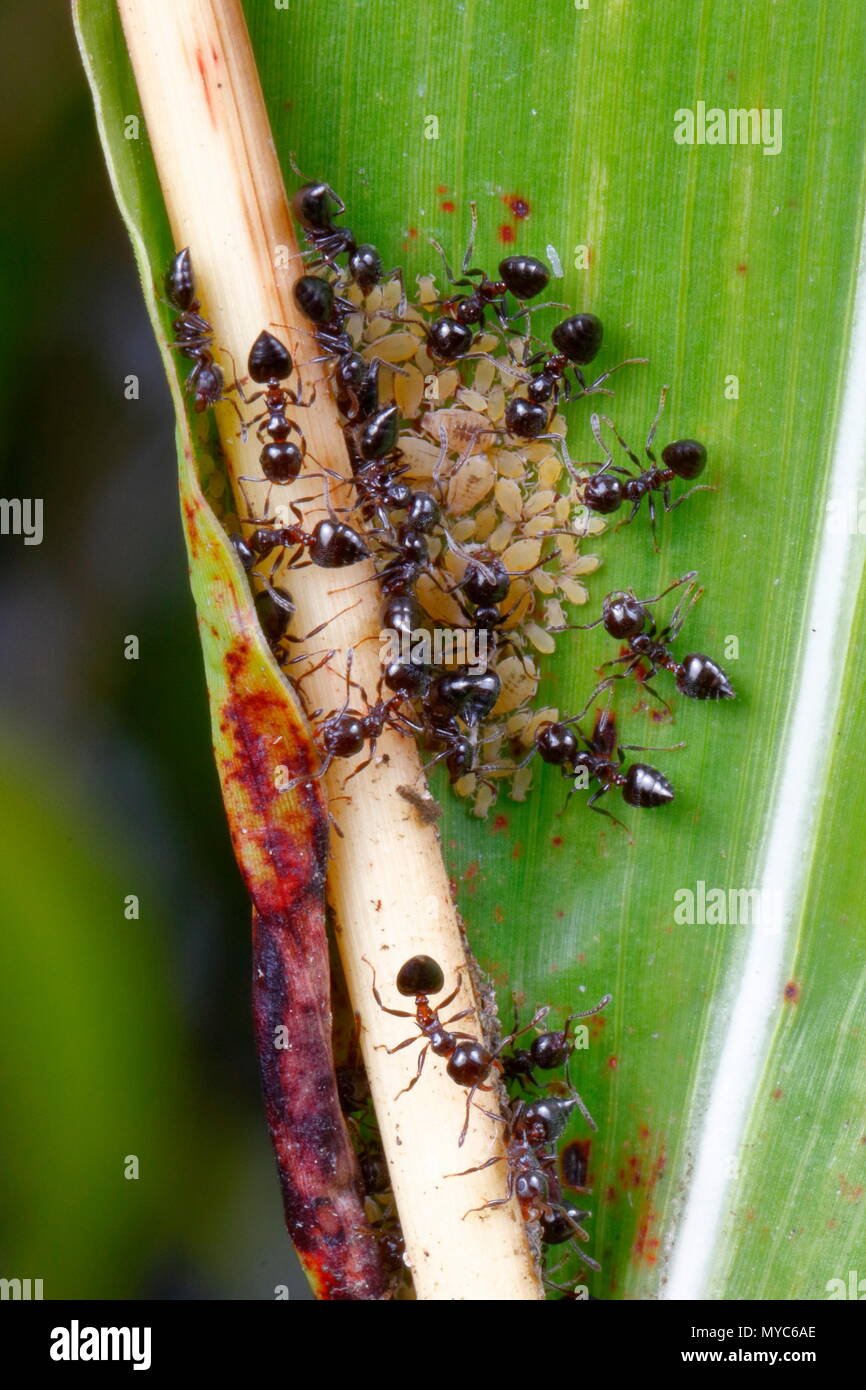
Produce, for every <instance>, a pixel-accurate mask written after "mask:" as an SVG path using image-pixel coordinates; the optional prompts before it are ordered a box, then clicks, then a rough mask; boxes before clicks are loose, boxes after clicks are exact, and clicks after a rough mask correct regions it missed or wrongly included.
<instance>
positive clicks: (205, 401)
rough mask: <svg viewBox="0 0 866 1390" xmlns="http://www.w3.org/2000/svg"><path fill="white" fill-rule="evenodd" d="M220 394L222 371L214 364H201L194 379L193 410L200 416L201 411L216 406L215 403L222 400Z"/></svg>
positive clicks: (221, 391) (221, 392) (221, 390)
mask: <svg viewBox="0 0 866 1390" xmlns="http://www.w3.org/2000/svg"><path fill="white" fill-rule="evenodd" d="M222 394H223V374H222V369H221V368H220V367H218V366H217V364H216V362H211V363H209V364H206V365H205V364H203V365H202V366H201V367H200V369H199V371H198V373H197V375H196V378H195V397H194V399H193V408H194V409H195V411H196V413H197V414H199V415H200V414H201V412H202V411H203V410H207V409H208V408H209V407H210V406H212V405H216V403H217V401H219V400H222Z"/></svg>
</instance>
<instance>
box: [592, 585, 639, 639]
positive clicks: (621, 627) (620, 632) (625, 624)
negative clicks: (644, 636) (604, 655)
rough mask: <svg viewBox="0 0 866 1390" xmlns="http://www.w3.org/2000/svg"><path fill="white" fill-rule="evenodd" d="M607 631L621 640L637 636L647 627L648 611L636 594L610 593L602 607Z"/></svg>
mask: <svg viewBox="0 0 866 1390" xmlns="http://www.w3.org/2000/svg"><path fill="white" fill-rule="evenodd" d="M601 615H602V621H603V623H604V629H605V632H608V633H609V634H610V636H611V637H616V638H617V639H618V640H619V641H621V642H627V641H628V640H629V638H631V637H637V636H638V635H639V634H640V633H641V632H643V630H644V628H645V627H646V621H647V618H648V616H649V615H648V613H647V611H646V609H645V608H644V606H643V604H642V603H641V602H640V601H639V600H638V599H636V598H635V596H634V594H627V593H623V592H622V591H617V592H615V593H612V594H608V595H607V598H606V599H605V600H604V603H603V604H602V608H601Z"/></svg>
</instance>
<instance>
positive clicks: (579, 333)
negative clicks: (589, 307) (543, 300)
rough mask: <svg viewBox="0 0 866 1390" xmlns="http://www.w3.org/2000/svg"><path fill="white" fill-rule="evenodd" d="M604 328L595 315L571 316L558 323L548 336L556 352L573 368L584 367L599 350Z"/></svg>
mask: <svg viewBox="0 0 866 1390" xmlns="http://www.w3.org/2000/svg"><path fill="white" fill-rule="evenodd" d="M603 337H604V328H603V325H602V322H601V319H598V318H596V316H595V314H572V316H571V318H567V319H563V320H562V323H558V324H557V325H556V327H555V328H554V330H553V332H552V333H551V335H550V339H551V342H552V343H553V346H554V347H555V348H556V350H557V352H561V353H562V354H563V356H564V357H567V358H568V360H569V362H572V363H574V365H575V366H586V364H587V363H588V362H591V361H592V360H593V358H594V357H597V356H598V353H599V351H600V349H601V343H602V339H603Z"/></svg>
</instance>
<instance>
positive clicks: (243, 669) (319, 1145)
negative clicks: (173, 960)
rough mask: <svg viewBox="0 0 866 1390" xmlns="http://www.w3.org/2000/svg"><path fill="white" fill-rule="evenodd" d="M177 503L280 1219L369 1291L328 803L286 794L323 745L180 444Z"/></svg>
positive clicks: (313, 791) (335, 1281) (322, 1260)
mask: <svg viewBox="0 0 866 1390" xmlns="http://www.w3.org/2000/svg"><path fill="white" fill-rule="evenodd" d="M181 502H182V511H183V522H184V529H185V532H186V538H187V547H188V550H189V555H190V573H191V579H192V588H193V593H194V595H195V599H196V606H197V610H198V621H199V628H200V632H201V639H202V648H203V652H204V658H205V670H206V674H207V684H208V694H209V698H210V708H211V723H212V728H213V735H214V752H215V757H216V763H217V769H218V772H219V777H220V783H221V787H222V794H223V801H224V803H225V807H226V814H227V817H228V823H229V829H230V832H231V837H232V843H233V845H234V851H235V856H236V858H237V861H238V865H239V867H240V870H241V873H242V875H243V878H244V882H245V883H246V886H247V890H248V892H249V895H250V899H251V901H252V904H253V1015H254V1022H255V1030H256V1041H257V1046H258V1052H259V1062H260V1068H261V1076H262V1087H263V1091H264V1097H265V1108H266V1113H267V1119H268V1125H269V1128H270V1131H271V1137H272V1140H273V1144H274V1151H275V1154H276V1158H277V1167H278V1170H279V1174H280V1183H281V1187H282V1193H283V1205H284V1208H285V1214H286V1223H287V1226H288V1229H289V1234H290V1235H291V1237H292V1240H293V1242H294V1244H295V1247H296V1249H297V1251H298V1255H299V1257H300V1259H301V1261H302V1263H303V1265H304V1268H305V1270H306V1272H307V1276H308V1278H309V1279H310V1282H311V1284H312V1286H313V1288H314V1290H315V1292H316V1294H317V1295H318V1296H319V1297H320V1298H326V1299H377V1298H381V1297H383V1296H384V1295H385V1293H386V1282H385V1278H384V1276H383V1273H382V1268H381V1261H380V1256H379V1248H378V1244H377V1241H376V1238H375V1236H374V1235H373V1233H372V1231H371V1229H370V1227H369V1225H368V1223H367V1221H366V1218H365V1216H364V1210H363V1202H362V1195H361V1189H360V1184H359V1177H358V1169H357V1163H356V1160H355V1156H354V1153H353V1150H352V1147H351V1144H350V1142H349V1138H348V1134H347V1132H346V1126H345V1121H344V1119H343V1115H342V1112H341V1110H340V1105H339V1100H338V1095H337V1088H336V1082H335V1078H334V1062H333V1052H332V1043H331V1006H330V982H329V981H330V975H329V967H328V947H327V938H326V934H325V869H326V865H327V856H328V822H327V811H326V807H325V802H324V797H323V794H322V791H321V787H320V783H319V782H317V781H312V782H310V781H307V782H305V783H301V785H300V786H298V787H297V788H294V789H292V790H287V789H286V788H287V785H288V784H289V783H291V782H292V781H293V780H294V779H295V778H296V777H299V776H301V775H302V774H308V773H311V772H313V771H314V770H315V768H316V766H317V764H318V753H317V751H316V748H315V745H314V743H313V741H312V739H311V736H310V731H309V728H308V726H307V723H306V720H305V718H304V715H303V711H302V709H301V707H300V705H299V703H298V700H297V697H296V695H295V693H294V691H293V690H292V688H291V686H290V685H289V683H288V682H287V681H286V680H285V678H284V677H283V676H282V674H281V673H280V671H279V669H278V668H277V666H276V663H275V662H274V660H273V658H272V656H271V654H270V652H269V651H268V648H267V646H266V644H265V641H264V638H263V636H262V633H261V630H260V628H259V625H258V623H257V621H256V617H255V610H254V607H253V604H252V601H251V598H250V592H249V585H248V581H247V579H246V576H245V575H244V573H243V571H242V569H241V567H240V565H239V563H238V561H237V559H236V558H235V555H234V553H233V550H232V547H231V545H230V543H229V541H228V539H227V537H226V534H225V532H224V531H223V529H222V527H221V525H220V524H219V522H218V521H217V519H216V517H215V516H214V515H213V513H212V511H211V510H210V508H209V506H208V505H207V503H206V501H205V499H204V498H203V496H202V494H201V491H200V488H199V484H198V479H197V477H196V473H195V469H194V466H193V463H192V459H191V456H190V455H189V453H188V451H187V450H184V464H183V466H182V468H181Z"/></svg>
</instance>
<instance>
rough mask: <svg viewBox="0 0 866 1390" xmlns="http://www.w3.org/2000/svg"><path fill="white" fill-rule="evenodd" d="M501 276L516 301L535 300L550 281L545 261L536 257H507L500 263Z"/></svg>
mask: <svg viewBox="0 0 866 1390" xmlns="http://www.w3.org/2000/svg"><path fill="white" fill-rule="evenodd" d="M499 275H500V279H502V280H503V281H504V282H505V286H506V288H507V289H509V290H510V291H511V293H512V294H513V295H514V298H515V299H534V298H535V296H536V295H538V294H541V291H542V290H543V289H546V287H547V282H548V280H549V279H550V271H549V270H548V269H547V266H546V265H545V264H544V261H540V260H538V258H537V257H536V256H506V257H505V259H504V260H503V261H500V262H499Z"/></svg>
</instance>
